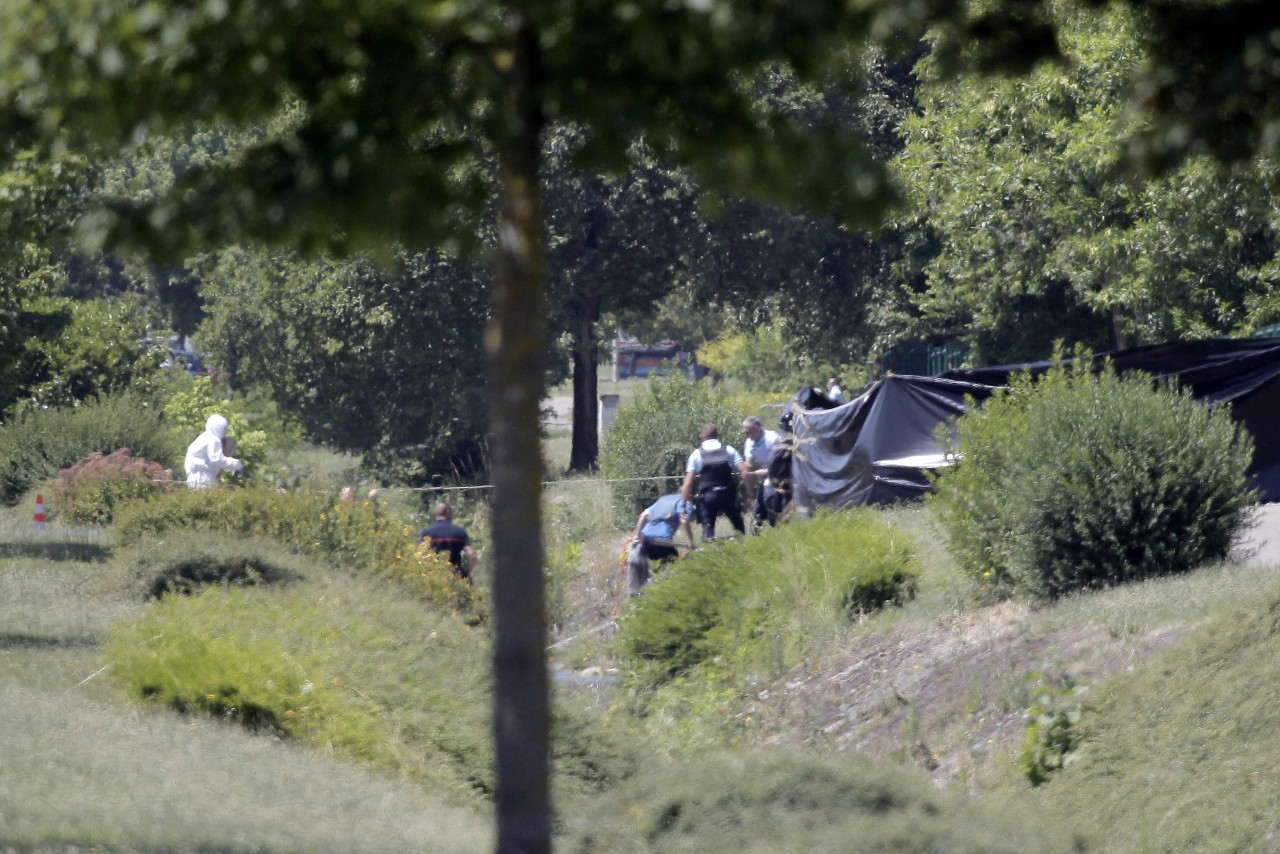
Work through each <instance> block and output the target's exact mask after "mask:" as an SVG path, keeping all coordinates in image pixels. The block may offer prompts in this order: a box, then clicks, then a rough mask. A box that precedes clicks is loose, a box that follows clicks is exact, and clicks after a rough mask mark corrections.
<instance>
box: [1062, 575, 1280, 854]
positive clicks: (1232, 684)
mask: <svg viewBox="0 0 1280 854" xmlns="http://www.w3.org/2000/svg"><path fill="white" fill-rule="evenodd" d="M1219 574H1221V573H1219ZM1239 574H1240V575H1245V573H1239ZM1248 575H1251V576H1252V582H1253V586H1252V588H1251V590H1250V594H1249V595H1248V596H1247V597H1244V598H1242V599H1237V600H1235V603H1234V604H1232V605H1231V606H1230V607H1224V606H1225V605H1226V603H1225V602H1222V601H1219V602H1217V603H1214V605H1213V606H1211V610H1212V612H1213V616H1212V617H1211V618H1210V619H1209V620H1208V621H1207V622H1206V623H1205V625H1204V626H1203V627H1202V628H1201V629H1200V630H1199V631H1196V632H1195V633H1194V634H1193V635H1191V636H1190V637H1188V638H1187V639H1186V640H1185V641H1184V642H1183V643H1181V644H1179V645H1178V646H1176V647H1175V648H1173V649H1170V650H1168V651H1167V652H1165V653H1164V654H1162V655H1160V656H1158V657H1156V658H1154V659H1151V660H1148V661H1146V662H1143V663H1142V664H1141V665H1140V666H1139V667H1138V668H1137V669H1136V671H1135V672H1134V673H1132V674H1125V675H1121V676H1118V677H1116V678H1115V679H1113V680H1111V681H1110V682H1108V683H1107V684H1106V685H1104V686H1101V687H1100V689H1099V691H1098V692H1097V696H1096V697H1095V698H1094V699H1093V701H1092V702H1091V704H1090V706H1089V707H1088V708H1086V713H1085V715H1084V717H1083V719H1082V721H1081V724H1080V730H1081V733H1080V734H1081V737H1082V739H1083V741H1084V746H1083V747H1082V748H1081V749H1080V751H1079V752H1078V754H1077V755H1076V757H1075V761H1074V762H1073V764H1072V765H1071V766H1070V767H1069V768H1068V769H1067V770H1066V771H1065V772H1063V773H1061V774H1060V775H1059V776H1058V777H1056V778H1055V779H1054V780H1053V781H1052V782H1051V783H1050V784H1049V785H1048V786H1046V787H1045V789H1044V791H1043V792H1042V793H1038V794H1040V797H1041V798H1042V800H1043V804H1044V807H1045V809H1046V811H1050V812H1052V813H1053V814H1057V815H1064V814H1071V813H1075V814H1078V815H1081V816H1085V817H1086V819H1087V822H1088V825H1089V827H1090V828H1091V829H1092V830H1093V831H1094V834H1095V836H1096V838H1097V840H1098V845H1099V848H1100V850H1104V851H1198V852H1200V851H1203V852H1214V851H1222V852H1226V851H1260V850H1273V849H1274V846H1275V839H1274V837H1275V834H1276V833H1277V830H1278V829H1280V827H1278V825H1277V817H1276V796H1275V793H1276V781H1277V775H1278V774H1280V746H1277V740H1276V732H1277V730H1278V729H1280V702H1277V691H1276V680H1275V673H1274V670H1275V662H1276V661H1277V660H1280V579H1276V578H1275V577H1274V572H1271V573H1266V574H1262V573H1257V574H1254V573H1248ZM1207 580H1209V579H1208V578H1202V582H1203V581H1207ZM1201 586H1203V584H1202V585H1201ZM1188 592H1191V591H1190V590H1188ZM1237 592H1242V591H1240V590H1237Z"/></svg>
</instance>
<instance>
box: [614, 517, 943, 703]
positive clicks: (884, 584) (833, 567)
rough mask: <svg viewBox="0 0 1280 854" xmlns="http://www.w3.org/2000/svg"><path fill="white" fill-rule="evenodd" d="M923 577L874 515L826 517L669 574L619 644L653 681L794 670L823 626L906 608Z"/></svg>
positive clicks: (686, 561)
mask: <svg viewBox="0 0 1280 854" xmlns="http://www.w3.org/2000/svg"><path fill="white" fill-rule="evenodd" d="M920 572H921V570H920V567H919V565H918V563H917V561H916V558H915V555H914V553H913V552H912V550H911V547H910V545H909V542H908V538H907V537H905V536H901V535H899V534H898V533H897V532H896V531H895V530H894V529H893V528H892V527H891V526H890V525H888V524H887V523H885V522H884V521H882V520H881V519H880V518H879V517H878V516H877V515H876V513H875V511H872V510H866V509H861V510H854V511H849V512H844V513H829V514H823V515H820V516H818V517H816V518H815V519H812V520H810V521H807V522H795V523H793V524H790V525H784V526H782V527H780V528H775V529H769V530H767V531H765V532H764V533H763V534H761V535H760V536H758V537H751V538H748V539H746V540H740V541H737V542H732V543H728V542H726V543H715V544H712V545H710V546H709V547H705V548H703V549H701V550H699V551H697V552H694V553H692V554H690V555H689V556H687V557H685V558H683V559H681V560H679V561H677V562H675V563H673V564H670V565H669V566H668V567H667V568H666V569H664V570H662V571H660V573H659V575H658V578H657V580H656V581H654V582H653V583H652V584H651V585H649V587H648V588H646V591H645V593H644V595H643V596H641V597H640V598H639V599H637V600H636V601H635V603H634V604H633V606H632V607H631V609H630V610H629V611H628V612H627V614H626V615H625V616H624V617H623V619H622V620H621V623H620V625H619V631H618V636H617V642H618V644H619V648H620V649H621V650H622V651H623V653H624V654H625V655H627V656H629V657H631V658H633V659H637V660H639V661H640V662H642V663H648V665H649V666H648V667H647V668H644V669H646V670H647V671H648V674H649V676H650V678H652V679H654V680H655V681H662V680H665V679H667V678H670V677H671V676H673V675H675V674H677V673H679V672H681V671H684V670H688V669H689V668H691V667H694V666H696V665H698V664H701V663H703V662H707V661H711V660H713V659H716V658H720V659H721V660H723V661H724V662H725V665H726V667H730V666H734V665H742V666H744V667H746V668H750V667H753V666H757V665H760V664H762V663H763V664H765V665H766V666H767V665H768V664H769V663H770V662H771V661H772V662H773V663H776V664H778V665H781V666H786V665H787V664H788V663H789V662H791V661H793V660H794V659H796V658H798V656H799V654H801V653H803V651H804V649H805V646H806V641H807V638H808V637H809V635H810V629H811V628H812V626H813V624H814V622H815V621H816V620H819V619H822V618H823V617H824V616H838V617H841V618H847V617H849V616H853V615H856V614H859V613H862V612H865V611H870V610H873V609H876V608H880V607H883V606H884V605H886V604H890V603H895V602H899V601H901V600H902V599H904V598H905V597H909V596H911V595H913V594H914V591H915V585H916V580H917V579H918V578H919V576H920Z"/></svg>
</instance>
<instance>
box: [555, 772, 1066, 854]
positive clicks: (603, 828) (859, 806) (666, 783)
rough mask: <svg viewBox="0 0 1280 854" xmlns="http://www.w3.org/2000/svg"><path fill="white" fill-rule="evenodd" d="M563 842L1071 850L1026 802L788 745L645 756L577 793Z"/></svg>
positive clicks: (596, 848) (650, 846)
mask: <svg viewBox="0 0 1280 854" xmlns="http://www.w3.org/2000/svg"><path fill="white" fill-rule="evenodd" d="M576 806H577V809H571V810H570V811H569V815H568V817H567V819H566V820H565V834H564V838H563V839H562V840H561V843H562V844H561V845H559V846H557V847H559V848H563V850H565V851H570V852H574V854H597V852H599V854H604V852H613V851H635V852H642V851H651V852H657V851H743V852H766V851H950V852H974V854H978V852H982V854H986V853H987V852H1010V854H1012V853H1013V852H1023V851H1039V852H1053V851H1062V852H1067V851H1079V850H1083V848H1082V840H1080V839H1079V838H1078V837H1077V836H1076V835H1075V834H1073V833H1070V832H1067V833H1064V832H1062V830H1061V829H1060V828H1057V827H1055V826H1054V825H1052V824H1050V823H1048V822H1045V821H1044V820H1043V817H1039V816H1036V815H1034V814H1033V813H1032V812H1031V809H1030V808H1029V807H1022V808H1019V807H1016V806H1014V805H1012V804H1009V803H1001V804H984V803H983V802H982V801H981V800H980V799H977V798H968V797H964V796H961V795H956V794H948V793H946V792H943V791H940V790H939V789H937V788H935V787H934V786H933V785H932V784H930V782H929V780H928V778H926V777H925V776H924V775H923V774H921V773H919V772H915V771H911V770H908V769H904V768H894V767H877V766H874V765H872V764H871V762H870V761H868V760H867V759H865V758H863V757H859V756H853V757H843V758H841V759H839V760H831V759H820V758H818V757H815V756H811V755H807V754H803V753H799V752H797V751H789V750H773V751H770V752H768V753H755V754H741V753H725V752H724V751H720V752H718V753H716V754H713V755H709V756H704V757H700V758H699V759H698V761H697V762H696V763H695V762H684V763H678V764H664V763H653V764H652V765H651V767H650V768H649V769H648V770H647V771H646V772H644V773H642V774H640V775H637V776H636V777H635V778H634V779H632V780H629V781H627V782H625V783H623V784H622V785H620V786H619V787H617V789H616V790H614V791H613V792H610V793H608V794H607V795H605V796H603V797H598V798H593V799H592V800H591V801H590V803H586V802H583V803H579V804H578V805H576Z"/></svg>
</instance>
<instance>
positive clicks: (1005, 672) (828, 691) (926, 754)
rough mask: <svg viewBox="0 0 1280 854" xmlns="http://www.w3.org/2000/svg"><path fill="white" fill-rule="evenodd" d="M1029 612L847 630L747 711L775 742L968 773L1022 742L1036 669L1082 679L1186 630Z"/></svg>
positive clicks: (1008, 608)
mask: <svg viewBox="0 0 1280 854" xmlns="http://www.w3.org/2000/svg"><path fill="white" fill-rule="evenodd" d="M1028 614H1029V611H1028V609H1027V606H1025V605H1021V604H1018V603H1013V602H1005V603H1001V604H998V605H994V606H991V607H987V608H982V609H979V610H976V611H973V612H970V613H965V614H962V615H957V616H954V617H951V618H948V619H947V620H946V621H945V622H943V623H940V624H938V625H933V626H927V627H922V626H920V625H918V624H917V625H910V624H904V625H902V626H900V627H898V628H897V629H895V630H894V631H892V632H890V633H888V634H880V635H874V636H867V637H858V638H853V639H852V640H850V641H849V642H848V643H846V644H845V645H844V646H842V647H840V648H831V649H828V650H826V651H825V652H824V653H822V655H821V657H820V658H817V659H816V660H811V661H809V662H808V663H806V664H805V665H804V666H803V667H802V668H798V669H796V670H794V671H793V672H792V673H791V674H789V675H788V676H787V677H785V678H783V679H780V680H777V681H776V682H774V683H773V684H771V685H769V686H767V687H765V688H763V689H762V690H761V691H760V692H759V693H758V695H757V697H756V698H755V701H754V703H753V706H752V710H751V713H752V714H753V716H754V717H756V719H757V720H760V721H762V722H765V723H764V726H765V727H766V728H767V729H768V730H769V733H768V736H767V741H768V742H769V743H771V744H813V745H817V746H820V747H823V748H825V749H828V750H832V751H834V752H844V751H859V752H863V753H866V754H868V755H870V756H873V757H876V758H878V759H886V760H897V761H909V762H912V763H915V764H918V765H920V766H921V767H922V768H924V769H925V770H926V771H928V772H929V774H930V776H931V777H932V778H933V779H934V781H935V782H938V783H944V782H952V781H958V780H959V781H965V780H974V779H976V778H978V777H981V776H982V775H983V771H984V768H986V767H987V763H988V760H989V759H990V758H996V757H1003V758H1005V759H1007V758H1008V757H1011V756H1012V755H1014V754H1016V753H1017V752H1018V751H1019V750H1020V749H1021V745H1022V740H1023V738H1024V737H1025V732H1026V726H1025V724H1026V720H1025V714H1026V710H1027V708H1028V706H1029V704H1030V689H1031V682H1032V681H1033V679H1034V676H1033V674H1046V675H1053V676H1069V677H1070V678H1071V679H1072V680H1073V681H1074V682H1075V683H1076V684H1081V685H1090V684H1093V683H1096V682H1100V681H1102V680H1103V679H1105V678H1106V677H1107V676H1109V675H1111V674H1114V673H1119V672H1122V671H1124V670H1125V669H1127V668H1129V667H1131V666H1132V665H1133V664H1134V663H1135V662H1136V661H1139V660H1141V659H1143V658H1145V657H1147V656H1148V655H1150V654H1151V653H1152V652H1154V651H1155V650H1157V649H1160V648H1163V647H1166V646H1169V645H1170V644H1172V643H1174V642H1175V641H1177V640H1178V639H1179V638H1181V637H1182V636H1184V635H1185V634H1186V633H1187V632H1188V631H1190V629H1191V627H1190V626H1180V627H1175V628H1165V629H1161V630H1158V631H1154V632H1150V633H1148V634H1146V635H1142V636H1136V635H1130V636H1125V637H1115V636H1113V634H1112V633H1111V632H1109V631H1108V629H1107V628H1106V627H1105V626H1103V625H1101V624H1093V623H1091V624H1083V625H1073V626H1070V627H1066V628H1061V629H1055V630H1048V631H1042V632H1037V631H1035V630H1032V629H1029V628H1028V623H1027V616H1028Z"/></svg>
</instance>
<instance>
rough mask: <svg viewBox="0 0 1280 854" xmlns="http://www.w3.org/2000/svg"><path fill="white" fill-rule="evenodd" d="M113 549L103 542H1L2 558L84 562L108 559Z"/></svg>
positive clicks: (0, 554)
mask: <svg viewBox="0 0 1280 854" xmlns="http://www.w3.org/2000/svg"><path fill="white" fill-rule="evenodd" d="M110 554H111V549H110V548H108V547H107V546H105V545H102V544H101V543H68V542H41V541H40V540H10V541H8V542H0V560H3V559H5V558H40V559H42V560H70V561H80V562H83V563H93V562H95V561H100V560H106V559H107V557H109V556H110Z"/></svg>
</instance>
